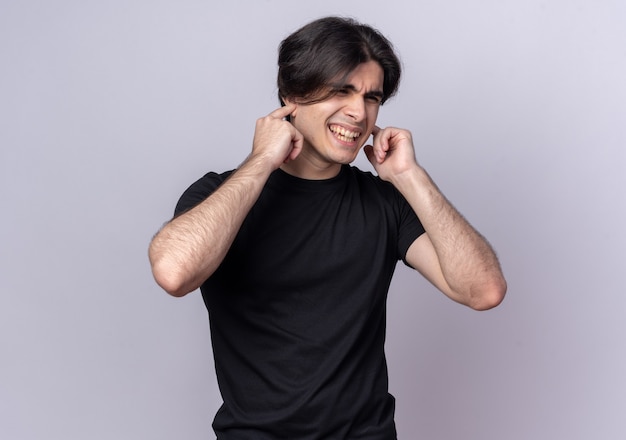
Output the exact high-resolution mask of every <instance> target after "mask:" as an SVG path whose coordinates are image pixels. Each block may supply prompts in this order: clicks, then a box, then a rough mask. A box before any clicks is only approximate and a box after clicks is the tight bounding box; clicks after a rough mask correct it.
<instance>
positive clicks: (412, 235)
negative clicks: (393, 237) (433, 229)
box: [397, 192, 426, 266]
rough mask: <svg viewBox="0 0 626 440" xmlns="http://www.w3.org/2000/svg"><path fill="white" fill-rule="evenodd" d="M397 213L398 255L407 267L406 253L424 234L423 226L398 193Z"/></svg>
mask: <svg viewBox="0 0 626 440" xmlns="http://www.w3.org/2000/svg"><path fill="white" fill-rule="evenodd" d="M397 203H398V205H399V206H398V212H399V213H400V224H399V226H400V227H399V235H398V254H399V255H400V258H401V259H402V261H403V262H404V264H406V265H407V266H410V265H409V263H408V262H407V261H406V253H407V252H408V250H409V247H410V246H411V245H412V244H413V242H414V241H415V240H417V238H418V237H419V236H420V235H422V234H423V233H424V232H426V231H425V230H424V226H422V222H421V221H420V219H419V218H418V217H417V214H415V211H413V208H411V205H409V202H407V201H406V199H405V198H404V197H403V196H402V194H400V193H399V192H398V201H397Z"/></svg>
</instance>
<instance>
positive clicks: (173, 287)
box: [149, 156, 273, 296]
mask: <svg viewBox="0 0 626 440" xmlns="http://www.w3.org/2000/svg"><path fill="white" fill-rule="evenodd" d="M272 171H273V167H272V166H271V165H269V164H267V163H266V161H264V160H263V158H260V157H254V156H251V157H250V158H248V159H247V160H246V161H245V162H244V163H243V164H242V165H241V166H240V167H239V168H238V169H237V170H236V171H235V172H234V173H233V174H232V175H231V176H230V177H229V178H228V179H227V180H226V181H225V182H224V183H223V184H222V185H221V186H220V187H219V188H218V189H217V190H215V192H214V193H213V194H211V195H210V196H209V197H208V198H207V199H206V200H204V201H203V202H202V203H200V204H199V205H197V206H196V207H195V208H193V209H191V210H189V211H188V212H186V213H184V214H182V215H180V216H178V217H176V218H175V219H173V220H172V221H170V222H169V223H167V224H166V225H165V226H164V227H163V228H162V229H161V230H160V231H159V232H158V233H157V234H156V236H155V237H154V238H153V240H152V242H151V244H150V249H149V257H150V263H151V266H152V272H153V275H154V277H155V280H156V281H157V283H158V284H159V285H160V286H161V287H162V288H163V289H165V290H166V291H167V292H168V293H170V294H172V295H174V296H183V295H185V294H187V293H189V292H191V291H193V290H195V289H197V288H198V287H199V286H200V285H201V284H202V283H203V282H204V281H205V280H206V279H207V278H208V277H209V276H210V275H211V274H212V273H213V272H214V271H215V270H216V269H217V267H218V266H219V265H220V263H221V262H222V260H223V259H224V257H225V255H226V253H227V252H228V249H229V248H230V246H231V244H232V242H233V240H234V239H235V236H236V235H237V232H238V231H239V228H240V227H241V224H242V223H243V221H244V219H245V217H246V215H247V214H248V212H249V211H250V209H251V208H252V206H253V205H254V203H255V202H256V200H257V198H258V196H259V194H260V193H261V191H262V189H263V186H264V185H265V182H266V181H267V179H268V177H269V175H270V173H271V172H272Z"/></svg>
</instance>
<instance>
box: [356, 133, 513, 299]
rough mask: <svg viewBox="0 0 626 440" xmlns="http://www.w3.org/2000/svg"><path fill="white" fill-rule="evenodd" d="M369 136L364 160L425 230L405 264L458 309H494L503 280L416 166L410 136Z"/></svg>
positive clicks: (478, 240)
mask: <svg viewBox="0 0 626 440" xmlns="http://www.w3.org/2000/svg"><path fill="white" fill-rule="evenodd" d="M374 132H375V133H374V134H375V136H374V144H373V146H368V147H366V150H365V151H366V154H367V156H368V159H369V160H370V162H371V163H372V164H373V166H374V168H375V169H376V171H377V173H378V175H379V176H380V177H381V178H382V179H384V180H387V181H389V182H391V183H392V184H393V185H394V186H395V187H396V188H397V189H398V190H399V191H400V192H401V193H402V195H403V196H404V197H405V198H406V200H407V201H408V202H409V204H410V205H411V207H412V208H413V210H414V211H415V213H416V214H417V216H418V217H419V219H420V221H421V222H422V225H423V226H424V229H425V230H426V234H423V235H422V236H421V237H419V238H418V239H417V240H415V242H414V243H413V244H412V245H411V246H410V247H409V250H408V252H407V256H406V259H407V262H408V263H409V264H410V265H411V266H412V267H414V268H415V269H417V270H418V271H419V272H420V273H421V274H422V275H424V276H425V277H426V278H427V279H428V280H429V281H430V282H431V283H433V284H434V285H435V286H436V287H437V288H438V289H439V290H441V291H442V292H443V293H445V294H446V295H447V296H449V297H450V298H452V299H453V300H455V301H457V302H459V303H461V304H465V305H467V306H469V307H471V308H473V309H476V310H486V309H490V308H492V307H495V306H497V305H498V304H499V303H500V302H501V301H502V299H503V298H504V294H505V292H506V281H505V279H504V276H503V274H502V270H501V268H500V264H499V262H498V259H497V257H496V255H495V253H494V251H493V249H492V248H491V246H490V245H489V243H488V242H487V241H486V240H485V238H484V237H483V236H482V235H480V234H479V233H478V232H477V231H476V230H475V229H474V228H473V227H472V226H471V225H470V224H469V223H468V222H467V220H465V218H464V217H463V216H462V215H461V214H460V213H459V212H458V211H457V210H456V209H455V208H454V207H453V206H452V204H451V203H450V202H449V201H448V200H447V199H446V198H445V197H444V196H443V194H442V193H441V192H440V191H439V189H438V188H437V186H436V185H435V183H434V182H433V181H432V179H431V178H430V176H429V175H428V174H427V173H426V171H425V170H424V169H423V168H422V167H421V166H420V165H419V164H418V163H417V161H416V160H415V153H414V149H413V141H412V137H411V133H410V132H408V131H406V130H401V129H397V128H393V127H390V128H385V129H384V130H380V129H378V128H376V129H375V130H374Z"/></svg>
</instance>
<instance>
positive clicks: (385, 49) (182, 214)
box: [150, 17, 506, 440]
mask: <svg viewBox="0 0 626 440" xmlns="http://www.w3.org/2000/svg"><path fill="white" fill-rule="evenodd" d="M399 79H400V64H399V62H398V59H397V57H396V55H395V54H394V52H393V49H392V46H391V44H390V43H389V42H388V41H387V40H386V39H385V38H384V37H383V36H382V35H380V34H379V33H378V32H377V31H375V30H374V29H372V28H371V27H368V26H364V25H361V24H359V23H356V22H354V21H352V20H347V19H340V18H334V17H329V18H324V19H320V20H316V21H314V22H312V23H310V24H308V25H306V26H304V27H303V28H301V29H300V30H298V31H296V32H295V33H294V34H292V35H290V36H289V37H288V38H286V39H285V40H284V41H283V42H282V43H281V46H280V52H279V73H278V88H279V95H280V99H281V103H282V104H283V106H282V107H281V108H279V109H277V110H274V111H273V112H271V113H270V114H269V115H268V116H266V117H264V118H261V119H259V120H258V121H257V125H256V131H255V135H254V141H253V147H252V152H251V153H250V155H249V156H248V157H247V158H246V159H245V161H244V162H243V163H242V164H241V166H240V167H239V168H237V169H236V170H233V171H229V172H225V173H222V174H217V173H208V174H207V175H205V176H204V177H203V178H201V179H200V180H198V181H197V182H196V183H194V184H193V185H192V186H191V187H190V188H189V189H188V190H187V191H186V192H185V193H184V194H183V196H182V197H181V199H180V201H179V202H178V205H177V207H176V214H175V217H174V219H173V220H172V221H170V222H169V223H168V224H167V225H165V226H164V227H163V229H162V230H161V231H160V232H159V233H158V234H157V235H156V236H155V238H154V239H153V241H152V243H151V246H150V261H151V264H152V270H153V273H154V276H155V279H156V281H157V283H158V284H159V285H160V286H162V287H163V288H164V289H165V290H166V291H167V292H169V293H170V294H172V295H174V296H182V295H185V294H187V293H189V292H191V291H193V290H195V289H197V288H198V287H200V288H201V291H202V296H203V298H204V301H205V304H206V306H207V308H208V311H209V319H210V325H211V337H212V344H213V351H214V356H215V366H216V371H217V378H218V383H219V386H220V390H221V393H222V397H223V400H224V404H223V405H222V407H221V408H220V410H219V411H218V413H217V415H216V417H215V420H214V423H213V427H214V429H215V432H216V434H217V436H218V438H219V439H278V438H288V439H328V438H332V439H352V438H354V439H356V438H358V439H372V440H373V439H394V438H395V437H396V431H395V425H394V420H393V414H394V399H393V397H392V396H391V395H390V394H389V393H388V390H387V367H386V362H385V355H384V340H385V323H386V321H385V310H386V309H385V303H386V298H387V292H388V289H389V284H390V282H391V277H392V274H393V272H394V268H395V266H396V263H397V262H398V260H403V261H404V262H405V264H408V265H409V266H410V267H412V268H414V269H416V270H417V271H419V272H420V273H421V274H422V275H423V276H425V277H426V278H427V279H428V280H430V281H431V282H432V283H433V284H434V285H435V286H436V287H437V288H438V289H439V290H441V291H442V292H443V293H444V294H446V295H447V296H449V297H450V298H452V299H453V300H455V301H457V302H460V303H462V304H465V305H468V306H469V307H472V308H474V309H477V310H484V309H489V308H491V307H494V306H496V305H497V304H499V303H500V301H501V300H502V298H503V296H504V293H505V290H506V283H505V280H504V278H503V276H502V273H501V270H500V267H499V264H498V261H497V259H496V256H495V254H494V252H493V251H492V249H491V248H490V246H489V245H488V244H487V242H486V241H485V240H484V239H483V238H482V237H481V235H480V234H478V233H477V232H476V231H475V230H474V229H473V228H472V227H471V226H470V225H469V224H468V223H467V222H466V221H465V219H464V218H463V217H462V216H461V215H460V214H459V213H458V212H457V211H456V210H455V209H454V208H453V207H452V206H451V205H450V203H448V201H447V200H446V199H445V198H444V196H443V195H442V194H441V193H440V192H439V190H438V189H437V187H436V186H435V184H434V183H433V182H432V181H431V179H430V178H429V176H428V175H427V173H426V172H425V171H424V169H423V168H422V167H421V166H420V165H419V164H418V163H417V161H416V159H415V155H414V149H413V143H412V139H411V133H410V132H409V131H407V130H403V129H399V128H393V127H387V128H379V127H377V126H376V118H377V116H378V111H379V107H380V105H381V104H382V103H383V102H384V101H385V100H387V99H388V98H389V97H390V96H392V95H393V94H394V93H395V92H396V89H397V86H398V82H399ZM370 135H373V142H372V144H371V145H368V146H365V147H364V149H365V154H366V155H367V157H368V159H369V161H370V162H371V163H372V165H373V167H374V169H375V170H376V173H377V175H378V176H374V175H373V174H371V173H369V172H363V171H360V170H358V169H357V168H354V167H352V166H350V165H349V164H350V163H351V162H352V161H353V160H354V159H355V157H356V155H357V154H358V153H359V151H360V149H361V147H363V146H364V145H365V143H366V142H367V140H368V138H369V137H370Z"/></svg>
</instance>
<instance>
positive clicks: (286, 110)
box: [268, 104, 296, 119]
mask: <svg viewBox="0 0 626 440" xmlns="http://www.w3.org/2000/svg"><path fill="white" fill-rule="evenodd" d="M295 109H296V105H295V104H287V105H285V106H283V107H280V108H277V109H276V110H274V111H273V112H272V113H270V114H269V115H268V116H269V117H271V118H276V119H283V118H286V117H287V116H289V115H290V114H291V113H292V112H293V111H294V110H295Z"/></svg>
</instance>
